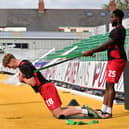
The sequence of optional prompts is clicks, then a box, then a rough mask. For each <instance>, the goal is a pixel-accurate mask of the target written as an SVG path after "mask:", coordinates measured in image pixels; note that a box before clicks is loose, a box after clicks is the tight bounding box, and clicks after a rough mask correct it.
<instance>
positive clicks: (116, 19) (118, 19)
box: [111, 9, 124, 26]
mask: <svg viewBox="0 0 129 129" xmlns="http://www.w3.org/2000/svg"><path fill="white" fill-rule="evenodd" d="M123 18H124V13H123V11H122V10H120V9H116V10H114V11H113V12H112V16H111V23H112V26H117V25H118V24H121V23H122V19H123Z"/></svg>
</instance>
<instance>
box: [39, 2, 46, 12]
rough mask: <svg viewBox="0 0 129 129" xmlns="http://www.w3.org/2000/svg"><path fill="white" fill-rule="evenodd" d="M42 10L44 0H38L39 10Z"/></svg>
mask: <svg viewBox="0 0 129 129" xmlns="http://www.w3.org/2000/svg"><path fill="white" fill-rule="evenodd" d="M44 11H45V9H44V0H39V12H40V13H43V12H44Z"/></svg>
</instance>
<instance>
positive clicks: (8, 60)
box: [3, 53, 18, 69]
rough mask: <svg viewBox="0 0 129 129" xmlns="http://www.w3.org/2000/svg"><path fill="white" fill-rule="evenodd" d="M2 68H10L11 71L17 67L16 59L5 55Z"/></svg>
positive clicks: (8, 54)
mask: <svg viewBox="0 0 129 129" xmlns="http://www.w3.org/2000/svg"><path fill="white" fill-rule="evenodd" d="M3 66H4V67H8V68H12V69H16V68H17V67H18V65H17V59H16V58H15V56H14V55H12V54H10V53H7V54H6V55H5V56H4V57H3Z"/></svg>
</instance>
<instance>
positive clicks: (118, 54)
mask: <svg viewBox="0 0 129 129" xmlns="http://www.w3.org/2000/svg"><path fill="white" fill-rule="evenodd" d="M125 36H126V30H125V29H124V27H123V26H122V25H120V26H118V27H116V28H115V29H113V30H112V31H111V32H110V35H109V37H110V38H111V39H112V40H113V41H114V44H113V45H110V46H109V47H108V49H107V52H108V60H113V59H125V60H127V57H126V53H125V49H124V42H125Z"/></svg>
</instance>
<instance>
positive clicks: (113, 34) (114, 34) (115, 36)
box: [109, 29, 122, 42]
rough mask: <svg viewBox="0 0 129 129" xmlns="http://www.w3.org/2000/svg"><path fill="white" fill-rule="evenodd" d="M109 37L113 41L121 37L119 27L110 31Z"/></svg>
mask: <svg viewBox="0 0 129 129" xmlns="http://www.w3.org/2000/svg"><path fill="white" fill-rule="evenodd" d="M109 37H110V38H111V39H112V40H113V41H115V42H116V41H119V40H121V38H122V32H121V30H120V29H117V30H115V31H111V33H110V35H109Z"/></svg>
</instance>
